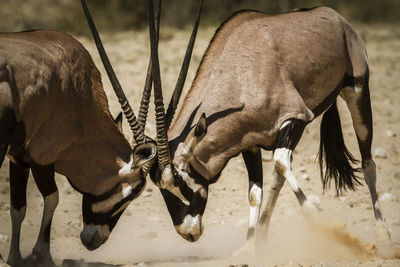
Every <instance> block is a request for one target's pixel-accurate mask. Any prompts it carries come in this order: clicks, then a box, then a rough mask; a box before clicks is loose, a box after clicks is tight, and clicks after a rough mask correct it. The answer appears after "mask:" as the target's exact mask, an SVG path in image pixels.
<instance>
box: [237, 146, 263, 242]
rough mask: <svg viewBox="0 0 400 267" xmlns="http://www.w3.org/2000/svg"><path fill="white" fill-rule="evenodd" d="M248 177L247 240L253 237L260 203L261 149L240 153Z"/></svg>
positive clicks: (261, 180)
mask: <svg viewBox="0 0 400 267" xmlns="http://www.w3.org/2000/svg"><path fill="white" fill-rule="evenodd" d="M242 156H243V159H244V162H245V165H246V168H247V173H248V175H249V203H250V217H249V228H248V231H247V238H246V239H247V240H249V239H252V238H253V237H254V236H255V232H256V229H257V224H258V218H259V214H260V207H261V202H262V186H263V168H262V158H261V149H260V148H257V147H254V148H252V149H250V150H246V151H243V152H242Z"/></svg>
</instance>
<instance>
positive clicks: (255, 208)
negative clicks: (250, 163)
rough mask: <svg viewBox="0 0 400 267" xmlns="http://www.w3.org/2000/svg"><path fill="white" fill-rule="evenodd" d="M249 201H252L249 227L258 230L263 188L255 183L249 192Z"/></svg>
mask: <svg viewBox="0 0 400 267" xmlns="http://www.w3.org/2000/svg"><path fill="white" fill-rule="evenodd" d="M249 202H250V216H249V228H253V229H254V230H256V228H257V223H258V217H259V214H260V207H261V202H262V189H261V188H260V187H259V186H258V185H256V184H253V186H252V187H251V189H250V192H249Z"/></svg>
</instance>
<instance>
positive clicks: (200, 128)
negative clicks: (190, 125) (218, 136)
mask: <svg viewBox="0 0 400 267" xmlns="http://www.w3.org/2000/svg"><path fill="white" fill-rule="evenodd" d="M206 133H207V120H206V114H205V113H203V114H201V117H200V119H199V122H198V123H197V124H196V127H195V130H194V135H195V136H196V137H197V139H198V141H200V139H201V138H203V137H204V136H205V135H206Z"/></svg>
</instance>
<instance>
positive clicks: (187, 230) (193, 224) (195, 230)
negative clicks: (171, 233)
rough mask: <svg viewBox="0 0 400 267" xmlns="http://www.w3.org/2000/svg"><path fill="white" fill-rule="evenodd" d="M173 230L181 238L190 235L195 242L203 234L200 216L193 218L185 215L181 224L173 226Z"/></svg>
mask: <svg viewBox="0 0 400 267" xmlns="http://www.w3.org/2000/svg"><path fill="white" fill-rule="evenodd" d="M175 229H176V231H177V232H178V233H179V234H180V235H182V236H183V237H185V238H186V236H187V235H189V234H190V235H192V237H193V238H194V239H195V240H197V239H198V238H199V237H200V235H201V234H202V232H203V226H202V224H201V216H200V214H197V215H196V216H194V217H193V216H192V215H186V216H185V218H184V219H183V223H182V224H180V225H178V226H175Z"/></svg>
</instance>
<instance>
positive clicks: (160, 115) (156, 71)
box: [147, 0, 171, 170]
mask: <svg viewBox="0 0 400 267" xmlns="http://www.w3.org/2000/svg"><path fill="white" fill-rule="evenodd" d="M147 2H148V6H149V31H150V47H151V62H152V74H153V85H154V105H155V111H156V128H157V147H158V162H159V164H160V167H161V170H164V168H165V167H166V166H167V165H169V164H170V163H171V157H170V154H169V148H168V136H167V130H168V129H167V127H166V122H165V109H164V101H163V96H162V86H161V75H160V64H159V60H158V44H157V41H156V33H155V26H154V11H153V0H148V1H147Z"/></svg>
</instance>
